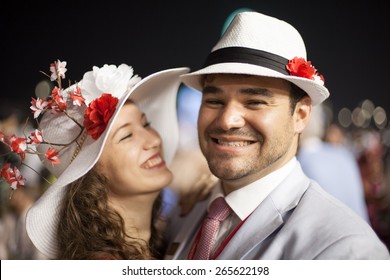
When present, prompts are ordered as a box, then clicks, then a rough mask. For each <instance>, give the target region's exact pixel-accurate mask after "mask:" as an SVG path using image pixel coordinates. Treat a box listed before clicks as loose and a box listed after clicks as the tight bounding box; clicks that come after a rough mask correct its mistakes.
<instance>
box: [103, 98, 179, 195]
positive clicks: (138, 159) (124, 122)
mask: <svg viewBox="0 0 390 280" xmlns="http://www.w3.org/2000/svg"><path fill="white" fill-rule="evenodd" d="M151 125H153V124H150V123H148V120H147V117H146V115H145V114H143V113H142V112H141V111H140V110H139V108H138V107H137V106H136V105H135V104H134V103H131V102H128V103H126V104H125V105H124V106H123V108H122V110H121V111H120V113H119V115H118V116H117V119H116V120H115V122H114V124H113V127H112V129H111V131H110V134H109V135H108V138H107V141H106V144H105V147H104V149H103V153H102V155H101V157H100V159H99V161H98V164H97V168H98V170H99V171H100V172H102V173H103V174H104V175H105V176H106V177H107V179H108V181H109V182H110V186H109V187H110V191H111V195H118V196H121V197H123V196H129V195H130V196H131V195H138V194H147V193H152V192H156V191H160V190H161V189H162V188H163V187H165V186H167V185H168V184H169V183H170V182H171V181H172V176H173V175H172V173H171V171H170V170H169V169H168V168H167V166H166V165H165V162H164V159H163V151H162V141H161V138H160V136H159V134H158V133H157V131H156V130H154V129H153V128H152V126H151Z"/></svg>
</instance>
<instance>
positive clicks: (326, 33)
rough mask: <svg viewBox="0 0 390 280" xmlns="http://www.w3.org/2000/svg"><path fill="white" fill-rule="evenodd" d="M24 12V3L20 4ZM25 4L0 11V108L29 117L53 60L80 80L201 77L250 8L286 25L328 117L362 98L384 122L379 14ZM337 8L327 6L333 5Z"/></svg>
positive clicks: (385, 51) (316, 7) (277, 7)
mask: <svg viewBox="0 0 390 280" xmlns="http://www.w3.org/2000/svg"><path fill="white" fill-rule="evenodd" d="M26 2H27V1H26ZM175 2H176V1H105V2H104V3H102V4H96V3H97V1H88V2H87V1H57V2H53V1H46V0H45V1H42V0H41V1H29V2H27V3H21V2H20V1H14V2H12V3H9V4H8V5H9V6H10V7H9V8H7V9H5V8H2V11H1V19H0V20H1V27H0V28H1V34H2V35H1V62H2V65H1V66H2V67H1V81H2V92H1V99H0V100H1V102H16V103H17V104H18V105H20V106H22V107H23V108H28V107H29V105H30V104H29V102H30V97H31V96H34V89H35V85H36V83H37V82H38V81H40V80H41V79H42V78H44V76H43V75H42V74H41V73H39V71H40V70H43V71H45V72H48V70H49V64H50V63H51V62H52V61H54V60H55V59H57V58H58V59H60V60H65V61H67V62H68V65H67V68H68V72H67V78H70V79H72V80H80V79H81V78H82V73H84V72H86V71H89V70H91V68H92V66H93V65H97V66H102V65H103V64H106V63H107V64H120V63H127V64H129V65H132V66H133V67H134V68H135V72H136V73H138V74H139V75H141V76H146V75H148V74H151V73H152V72H155V71H158V70H162V69H165V68H170V67H178V66H189V67H191V69H192V70H196V69H198V68H200V67H201V65H202V63H203V60H204V58H205V57H206V55H207V54H208V53H209V51H210V50H211V48H212V47H213V45H214V44H215V43H216V41H217V39H218V37H219V36H220V33H221V30H222V28H223V24H224V22H225V20H226V18H227V17H228V16H229V14H230V13H231V12H233V11H234V10H236V9H238V8H244V7H245V8H250V9H253V10H257V11H259V12H263V13H265V14H269V15H273V16H275V17H278V18H280V19H283V20H285V21H287V22H289V23H291V24H292V25H294V26H295V27H296V28H297V29H298V30H299V32H300V33H301V35H302V37H303V39H304V40H305V43H306V48H307V53H308V59H309V60H311V61H312V63H313V65H314V66H315V67H316V68H317V69H318V71H319V72H321V73H322V74H323V75H324V76H325V79H326V86H327V87H328V88H329V90H330V93H331V97H330V99H329V100H330V101H331V103H332V104H333V107H334V109H335V111H337V110H339V109H340V108H342V107H347V108H350V109H353V108H354V107H355V106H357V105H359V102H361V101H362V100H364V99H366V98H370V99H371V100H372V101H373V102H374V104H375V105H376V106H382V107H384V108H385V109H386V111H387V113H388V114H389V113H390V102H389V101H388V100H389V98H388V95H390V92H389V89H388V88H389V87H388V84H387V82H388V81H389V78H390V70H389V67H388V65H390V43H389V34H390V28H389V27H390V23H389V22H390V21H389V20H388V16H387V15H386V14H385V11H386V9H385V8H384V4H383V5H382V6H381V5H380V4H377V3H375V2H374V1H370V2H368V1H364V2H363V1H361V2H358V1H355V2H353V5H349V4H345V3H342V1H338V2H339V4H331V2H332V3H335V1H318V2H315V1H307V2H306V1H227V0H226V1H222V0H209V1H207V2H206V1H204V2H201V1H181V2H180V3H179V4H178V3H175ZM336 3H337V2H336Z"/></svg>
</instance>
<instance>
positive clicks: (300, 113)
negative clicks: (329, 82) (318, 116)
mask: <svg viewBox="0 0 390 280" xmlns="http://www.w3.org/2000/svg"><path fill="white" fill-rule="evenodd" d="M311 109H312V104H311V99H310V97H309V96H305V97H303V98H302V99H301V100H300V101H298V103H297V105H296V106H295V112H294V124H295V133H298V134H301V133H302V131H303V130H304V129H305V127H306V126H307V124H308V123H309V119H310V114H311Z"/></svg>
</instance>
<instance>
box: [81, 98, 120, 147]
mask: <svg viewBox="0 0 390 280" xmlns="http://www.w3.org/2000/svg"><path fill="white" fill-rule="evenodd" d="M118 100H119V99H118V98H117V97H114V96H112V95H111V94H109V93H103V94H102V95H101V96H100V97H99V98H97V99H95V100H94V101H92V102H91V103H90V104H89V106H88V108H87V109H86V110H85V114H84V126H85V128H86V130H87V133H88V135H90V136H91V137H92V138H93V139H94V140H96V139H98V138H99V137H100V135H102V134H103V132H104V130H105V129H106V127H107V124H108V122H109V121H110V119H111V117H112V115H113V114H114V113H115V109H116V105H117V104H118Z"/></svg>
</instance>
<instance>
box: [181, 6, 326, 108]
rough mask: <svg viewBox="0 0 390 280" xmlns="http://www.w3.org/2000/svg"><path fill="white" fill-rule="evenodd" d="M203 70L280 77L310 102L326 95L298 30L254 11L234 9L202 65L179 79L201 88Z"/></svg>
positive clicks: (314, 101)
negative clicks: (236, 12)
mask: <svg viewBox="0 0 390 280" xmlns="http://www.w3.org/2000/svg"><path fill="white" fill-rule="evenodd" d="M288 65H290V66H289V67H288ZM205 74H248V75H256V76H266V77H275V78H281V79H284V80H287V81H290V82H292V83H294V84H295V85H297V86H298V87H300V88H301V89H303V90H304V91H305V92H306V93H307V94H308V95H309V96H310V97H311V99H312V104H313V105H316V104H319V103H321V102H323V101H324V100H325V99H326V98H328V97H329V91H328V89H327V88H326V87H325V86H324V80H323V77H322V75H320V74H319V73H318V72H317V70H316V69H315V68H314V66H312V65H311V62H310V61H306V48H305V44H304V42H303V39H302V37H301V35H300V34H299V32H298V31H297V30H296V29H295V28H294V27H293V26H291V25H290V24H289V23H287V22H285V21H282V20H279V19H277V18H274V17H271V16H267V15H264V14H261V13H258V12H251V11H249V12H241V13H238V14H237V15H236V16H235V17H234V19H233V20H232V22H231V23H230V25H229V27H228V28H227V30H226V31H225V32H224V34H223V35H222V37H221V38H220V40H219V41H218V42H217V44H216V45H215V46H214V48H213V49H212V50H211V53H210V54H209V56H208V57H207V59H206V62H205V64H204V67H203V68H202V69H200V70H198V71H195V72H192V73H189V74H183V75H182V76H181V79H182V81H183V83H184V84H186V85H187V86H190V87H192V88H195V89H197V90H199V91H201V90H202V76H203V75H205Z"/></svg>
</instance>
